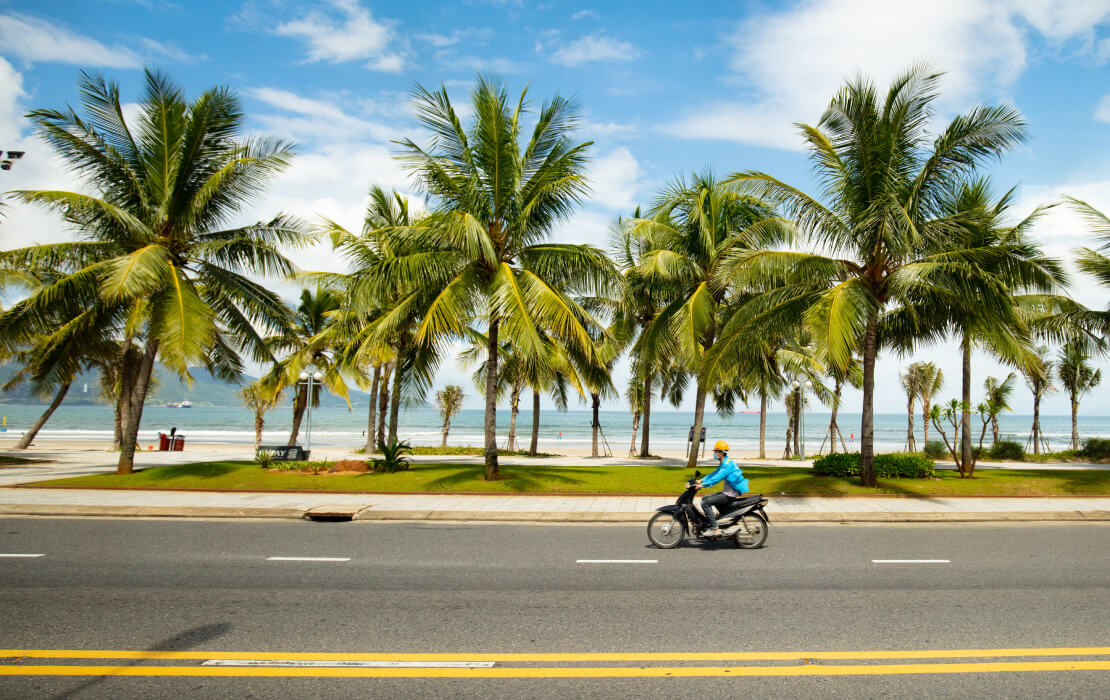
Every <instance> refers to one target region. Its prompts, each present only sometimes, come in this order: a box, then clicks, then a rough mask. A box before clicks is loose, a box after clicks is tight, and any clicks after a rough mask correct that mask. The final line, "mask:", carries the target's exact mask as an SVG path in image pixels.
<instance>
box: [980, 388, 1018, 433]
mask: <svg viewBox="0 0 1110 700" xmlns="http://www.w3.org/2000/svg"><path fill="white" fill-rule="evenodd" d="M1014 382H1015V375H1014V373H1013V372H1010V373H1009V374H1007V375H1006V378H1005V379H1003V380H1002V381H998V379H997V378H995V377H987V379H986V381H984V382H983V389H984V390H985V392H986V396H985V397H984V400H983V403H984V404H985V405H986V407H987V417H988V419H989V420H990V424H991V437H992V439H993V441H994V443H995V444H997V443H998V414H999V413H1002V412H1003V411H1013V409H1012V408H1011V407H1010V398H1011V397H1012V396H1013V395H1014Z"/></svg>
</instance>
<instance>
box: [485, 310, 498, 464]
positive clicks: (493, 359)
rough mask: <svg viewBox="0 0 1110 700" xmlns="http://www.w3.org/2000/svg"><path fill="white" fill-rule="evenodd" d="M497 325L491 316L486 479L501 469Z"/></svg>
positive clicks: (488, 362)
mask: <svg viewBox="0 0 1110 700" xmlns="http://www.w3.org/2000/svg"><path fill="white" fill-rule="evenodd" d="M497 327H498V321H497V318H496V317H494V318H491V319H490V322H489V344H488V345H487V346H486V347H487V354H486V420H485V433H486V434H485V440H486V445H485V461H486V481H494V480H496V479H500V478H501V470H500V469H498V466H497V330H498V328H497Z"/></svg>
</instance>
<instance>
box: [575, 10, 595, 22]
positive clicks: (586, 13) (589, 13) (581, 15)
mask: <svg viewBox="0 0 1110 700" xmlns="http://www.w3.org/2000/svg"><path fill="white" fill-rule="evenodd" d="M587 17H592V18H593V19H601V15H599V14H598V13H597V10H579V11H578V12H575V13H574V14H573V15H571V16H570V18H571V19H573V20H579V19H585V18H587Z"/></svg>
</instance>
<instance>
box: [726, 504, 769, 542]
mask: <svg viewBox="0 0 1110 700" xmlns="http://www.w3.org/2000/svg"><path fill="white" fill-rule="evenodd" d="M737 525H738V526H739V527H740V529H739V530H737V531H736V534H735V535H734V536H733V539H734V540H735V541H736V546H737V547H739V548H740V549H758V548H760V547H762V546H763V543H764V542H766V541H767V521H766V520H764V518H763V516H762V515H760V514H759V513H748V514H747V515H741V516H740V520H739V521H738V522H737Z"/></svg>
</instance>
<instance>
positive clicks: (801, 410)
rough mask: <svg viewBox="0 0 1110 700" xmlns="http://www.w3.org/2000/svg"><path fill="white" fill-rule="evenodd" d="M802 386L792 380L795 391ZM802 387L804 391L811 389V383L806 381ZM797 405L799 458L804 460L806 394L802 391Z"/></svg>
mask: <svg viewBox="0 0 1110 700" xmlns="http://www.w3.org/2000/svg"><path fill="white" fill-rule="evenodd" d="M802 386H803V384H802V383H801V382H799V381H798V380H797V379H795V380H794V388H795V389H798V388H801V387H802ZM804 386H805V389H812V388H813V382H811V381H809V380H808V379H807V380H806V383H805V385H804ZM798 404H799V405H798V433H799V435H798V437H800V438H801V442H800V444H801V448H802V449H801V455H800V456H801V458H802V459H803V460H804V459H805V458H806V393H805V390H804V389H803V391H802V395H801V401H799V402H798Z"/></svg>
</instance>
